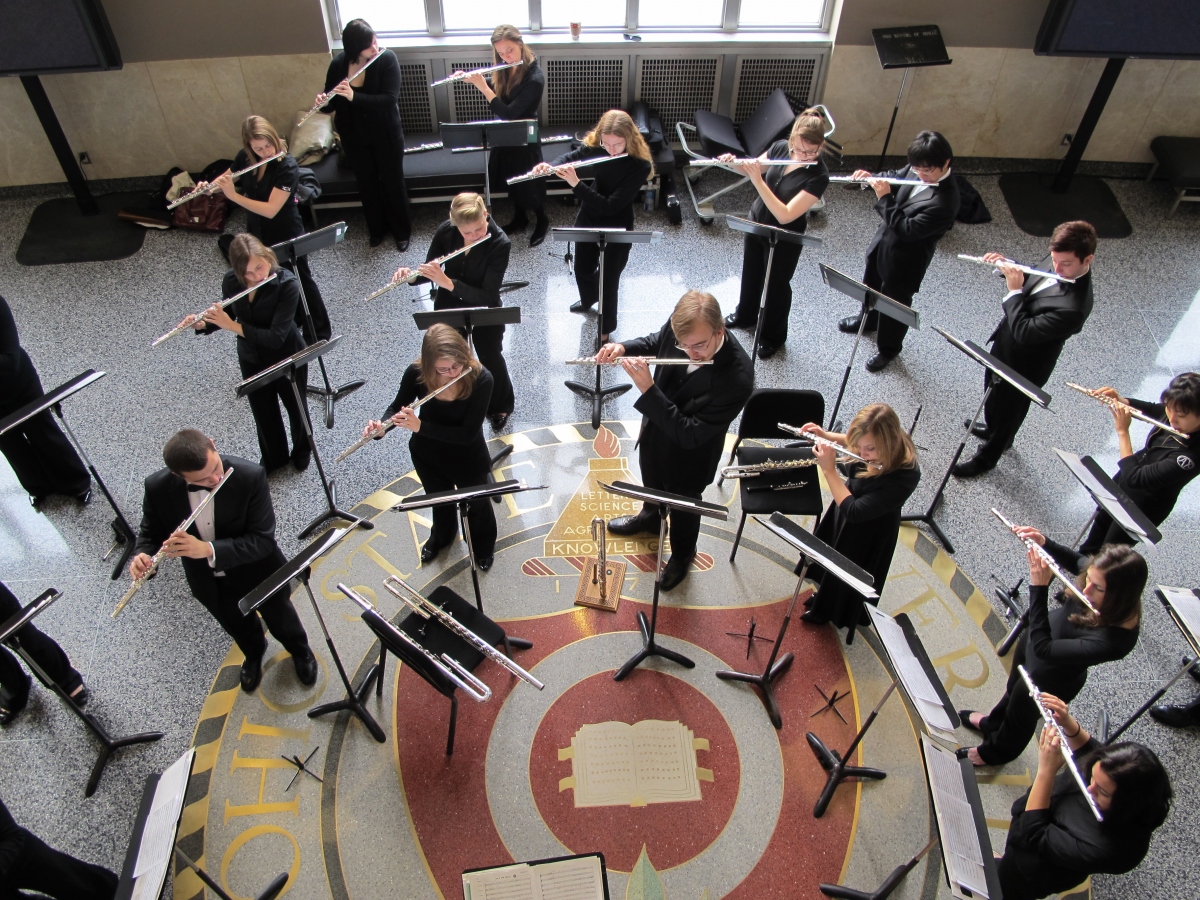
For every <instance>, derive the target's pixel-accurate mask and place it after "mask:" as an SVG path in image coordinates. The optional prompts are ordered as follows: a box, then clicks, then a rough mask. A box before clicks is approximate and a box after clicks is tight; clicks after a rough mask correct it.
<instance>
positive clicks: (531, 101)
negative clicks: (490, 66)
mask: <svg viewBox="0 0 1200 900" xmlns="http://www.w3.org/2000/svg"><path fill="white" fill-rule="evenodd" d="M488 84H489V85H490V86H491V88H492V90H493V91H495V90H496V85H495V84H494V83H493V81H492V79H488ZM545 90H546V74H545V73H544V72H543V71H542V67H541V66H540V65H538V61H537V60H536V59H535V60H534V61H533V62H531V63H530V64H529V66H528V67H526V70H525V77H524V78H522V79H521V80H520V81H518V82H517V83H516V85H514V87H513V92H512V94H511V95H510V96H508V97H501V96H500V93H499V91H497V92H496V96H495V97H493V98H492V99H491V101H489V103H488V106H490V107H491V108H492V112H493V113H495V114H496V118H498V119H505V120H509V119H536V118H537V116H538V108H539V107H540V106H541V105H542V94H543V92H545Z"/></svg>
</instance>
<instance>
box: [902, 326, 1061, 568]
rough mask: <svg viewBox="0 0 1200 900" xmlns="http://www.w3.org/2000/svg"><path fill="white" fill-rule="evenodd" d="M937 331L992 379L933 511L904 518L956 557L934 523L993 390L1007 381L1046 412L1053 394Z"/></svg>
mask: <svg viewBox="0 0 1200 900" xmlns="http://www.w3.org/2000/svg"><path fill="white" fill-rule="evenodd" d="M933 330H934V331H936V332H937V333H938V334H940V335H941V336H942V337H944V338H945V339H946V340H947V341H949V342H950V343H951V344H953V345H954V346H955V347H957V348H958V349H959V350H961V351H962V352H963V353H965V354H966V355H967V357H968V358H969V359H973V360H974V361H975V362H977V363H979V364H980V365H981V366H983V367H984V368H985V369H986V370H987V371H988V373H989V374H990V376H991V377H990V378H988V379H987V386H986V387H985V388H984V390H983V396H982V397H981V398H980V399H979V407H978V408H977V409H976V410H975V415H973V416H972V417H971V421H970V422H968V423H967V427H966V430H965V431H963V438H962V440H961V441H960V442H959V444H958V449H957V450H955V451H954V458H953V459H951V460H950V465H949V466H948V467H947V468H946V474H945V475H943V476H942V480H941V483H940V484H938V489H937V492H936V493H934V495H933V500H931V501H930V503H929V509H927V510H926V511H925V512H923V513H918V514H916V515H911V516H901V517H900V521H901V522H921V523H923V524H924V525H926V526H927V527H928V528H929V530H930V531H932V532H933V533H934V534H935V535H936V536H937V539H938V540H939V541H941V542H942V546H943V547H945V548H946V552H947V553H953V552H954V545H953V544H952V543H950V539H949V538H948V537H946V533H945V532H944V531H942V529H941V527H940V526H939V525H938V523H937V522H936V521H935V520H934V518H933V515H934V513H935V512H937V508H938V506H940V505H941V503H942V494H943V493H944V492H945V490H946V485H947V484H948V483H949V481H950V474H951V473H952V472H953V471H954V467H955V466H956V465H958V460H959V457H961V456H962V454H963V450H965V449H966V446H967V438H969V437H970V436H971V430H972V429H973V428H974V427H975V423H976V422H978V421H979V416H980V415H981V414H982V413H983V407H984V405H985V404H986V403H987V400H988V397H989V396H991V393H992V388H994V387H995V386H996V384H997V383H998V382H999V381H1007V382H1008V383H1009V384H1010V385H1012V386H1013V387H1014V388H1016V389H1017V390H1018V391H1020V392H1021V393H1022V394H1024V395H1025V396H1026V397H1028V398H1029V399H1030V400H1032V401H1033V402H1034V403H1036V404H1037V405H1038V406H1040V407H1041V408H1042V409H1049V408H1050V399H1051V398H1050V395H1049V394H1047V393H1046V392H1045V391H1043V390H1042V389H1041V388H1040V387H1038V386H1037V385H1036V384H1034V383H1033V382H1032V381H1030V380H1029V379H1028V378H1026V377H1025V376H1023V375H1020V374H1018V373H1017V372H1014V371H1013V370H1012V369H1011V368H1009V367H1008V366H1007V365H1006V364H1005V363H1002V362H1000V360H998V359H996V357H994V356H992V354H990V353H988V352H987V351H986V350H984V349H983V348H982V347H980V346H979V345H978V344H976V343H975V342H974V341H960V340H959V339H958V338H956V337H954V335H952V334H950V333H949V332H948V331H946V330H945V329H944V328H941V327H939V326H937V325H934V326H933Z"/></svg>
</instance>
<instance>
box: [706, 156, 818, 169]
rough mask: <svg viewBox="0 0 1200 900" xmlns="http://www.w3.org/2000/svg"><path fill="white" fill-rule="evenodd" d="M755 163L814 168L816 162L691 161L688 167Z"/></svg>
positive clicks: (762, 160) (782, 160)
mask: <svg viewBox="0 0 1200 900" xmlns="http://www.w3.org/2000/svg"><path fill="white" fill-rule="evenodd" d="M750 162H756V163H758V164H759V165H760V166H801V167H805V166H815V165H816V164H817V162H816V160H811V161H809V160H803V161H802V160H798V159H757V158H755V159H741V158H738V159H731V160H729V161H728V162H726V161H725V160H723V159H693V160H691V161H690V162H689V163H688V165H689V166H744V165H745V164H746V163H750Z"/></svg>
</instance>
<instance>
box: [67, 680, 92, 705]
mask: <svg viewBox="0 0 1200 900" xmlns="http://www.w3.org/2000/svg"><path fill="white" fill-rule="evenodd" d="M90 696H91V694H89V693H88V689H87V685H85V684H80V685H79V693H77V694H71V695H70V697H71V702H72V703H74V704H75V705H76V706H78V707H79V708H80V709H83V708H84V707H85V706H87V702H88V698H89V697H90Z"/></svg>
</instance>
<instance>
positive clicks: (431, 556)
mask: <svg viewBox="0 0 1200 900" xmlns="http://www.w3.org/2000/svg"><path fill="white" fill-rule="evenodd" d="M443 549H444V548H443V547H439V546H437V545H436V544H435V543H434V542H433V541H432V540H428V541H426V542H425V543H424V545H423V546H422V547H421V562H422V563H423V564H426V565H428V564H429V563H431V562H433V561H434V560H435V559H437V558H438V557H439V556H440V555H441V553H442V550H443Z"/></svg>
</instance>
